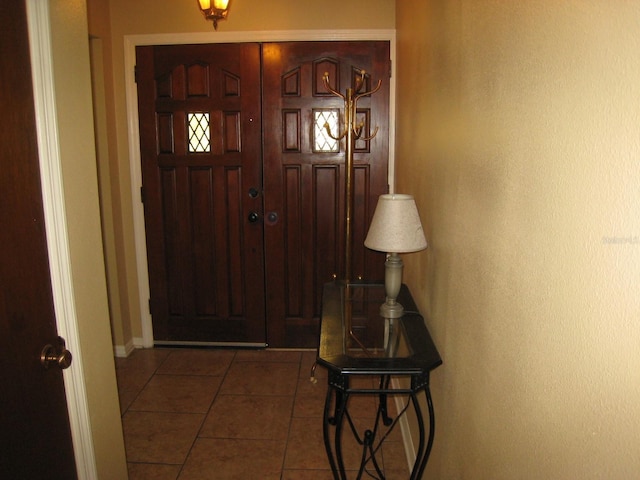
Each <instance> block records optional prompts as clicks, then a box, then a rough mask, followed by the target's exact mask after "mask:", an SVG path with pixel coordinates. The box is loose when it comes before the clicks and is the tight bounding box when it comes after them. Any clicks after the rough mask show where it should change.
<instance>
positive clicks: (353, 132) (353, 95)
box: [322, 70, 382, 352]
mask: <svg viewBox="0 0 640 480" xmlns="http://www.w3.org/2000/svg"><path fill="white" fill-rule="evenodd" d="M365 78H366V72H365V71H364V70H360V72H359V75H357V76H356V78H355V82H354V83H355V85H354V86H353V88H351V87H349V88H347V90H346V93H345V95H343V94H341V93H340V92H338V91H337V90H336V89H335V88H333V87H332V86H331V85H330V84H329V73H328V72H325V73H324V75H323V76H322V83H323V84H324V86H325V88H326V89H327V90H328V91H329V92H330V93H332V94H333V95H335V96H337V97H340V98H342V100H343V101H344V130H343V131H342V132H341V133H340V134H339V135H337V136H336V135H333V133H332V132H331V128H330V127H329V124H328V123H325V124H324V128H325V130H326V131H327V135H329V137H331V138H332V139H334V140H336V141H339V140H342V139H343V138H344V139H345V144H346V148H345V226H344V232H345V248H344V259H345V265H344V283H345V297H346V298H345V302H344V305H345V311H344V319H345V329H346V330H347V331H348V332H349V335H348V337H347V338H348V340H352V339H353V340H355V341H356V342H357V343H358V344H359V346H360V347H361V348H362V349H363V350H364V351H365V352H366V351H367V349H366V348H365V347H364V346H363V345H362V343H360V341H359V340H358V338H357V337H356V336H355V335H354V333H353V328H352V323H351V282H352V280H353V279H352V278H351V277H352V275H353V274H352V260H351V255H352V252H353V237H352V232H353V223H352V221H353V218H352V217H353V197H354V184H353V152H354V149H355V143H356V141H357V140H364V141H366V140H371V139H372V138H374V137H375V136H376V135H377V133H378V127H377V126H376V127H375V129H374V131H373V133H372V134H371V135H369V136H366V137H362V133H363V130H364V127H365V123H364V122H361V123H357V119H356V113H357V108H358V100H359V99H361V98H362V97H366V96H369V95H373V94H374V93H376V92H377V91H378V90H379V89H380V86H381V85H382V81H381V80H378V83H377V85H376V86H375V87H374V88H373V89H372V90H370V91H365V92H362V91H361V90H362V87H364V84H365ZM347 347H349V345H347Z"/></svg>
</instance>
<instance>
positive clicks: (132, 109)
mask: <svg viewBox="0 0 640 480" xmlns="http://www.w3.org/2000/svg"><path fill="white" fill-rule="evenodd" d="M361 40H383V41H389V43H390V55H391V68H392V71H391V78H390V83H389V179H388V183H389V185H390V188H391V189H392V191H393V185H394V175H395V173H394V166H395V162H394V153H395V94H396V83H395V82H396V74H395V65H396V62H395V56H396V32H395V30H284V31H262V32H228V33H227V32H197V33H174V34H150V35H125V37H124V73H125V93H126V103H127V130H128V136H129V174H130V177H131V198H132V199H134V200H133V206H132V209H133V223H134V225H133V228H134V237H135V249H136V269H137V273H138V296H139V300H140V306H141V317H142V318H141V326H142V329H141V330H142V338H140V339H135V338H134V339H133V343H134V346H137V347H144V348H150V347H152V346H153V329H152V324H151V314H150V313H149V311H148V309H147V308H146V305H147V304H148V301H149V274H148V270H147V246H146V241H145V227H144V209H143V206H142V202H140V201H137V200H136V199H139V198H140V187H141V186H142V171H141V160H140V130H139V128H138V93H137V89H136V83H135V65H136V47H137V46H141V45H180V44H194V43H245V42H296V41H304V42H309V41H361ZM114 347H115V351H116V352H119V351H123V350H126V348H125V346H119V345H116V346H114Z"/></svg>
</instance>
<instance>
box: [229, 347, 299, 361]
mask: <svg viewBox="0 0 640 480" xmlns="http://www.w3.org/2000/svg"><path fill="white" fill-rule="evenodd" d="M301 357H302V352H300V351H296V350H238V352H237V353H236V358H235V360H234V361H236V362H282V363H297V364H299V363H300V358H301Z"/></svg>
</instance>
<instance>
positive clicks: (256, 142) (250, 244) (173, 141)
mask: <svg viewBox="0 0 640 480" xmlns="http://www.w3.org/2000/svg"><path fill="white" fill-rule="evenodd" d="M136 56H137V67H136V78H137V82H138V99H139V100H138V101H139V105H138V108H139V118H140V143H141V155H142V177H143V197H144V209H145V226H146V234H147V254H148V265H149V279H150V291H151V300H150V308H151V314H152V318H153V335H154V341H155V342H156V343H172V342H176V343H189V342H197V343H205V344H215V343H218V342H221V343H243V344H244V343H246V344H255V345H264V344H265V343H266V327H265V316H264V311H265V303H264V264H263V227H262V177H261V169H262V165H261V130H262V127H261V125H262V123H261V115H260V45H259V44H249V43H247V44H210V45H173V46H148V47H147V46H145V47H138V48H137V49H136Z"/></svg>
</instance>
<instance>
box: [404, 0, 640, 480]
mask: <svg viewBox="0 0 640 480" xmlns="http://www.w3.org/2000/svg"><path fill="white" fill-rule="evenodd" d="M396 15H397V29H398V31H397V33H398V92H399V93H398V105H397V116H398V119H397V130H398V137H397V145H398V148H397V154H396V162H397V165H396V172H397V191H399V192H407V193H413V194H415V195H416V197H417V200H418V207H419V209H420V211H421V215H422V219H423V222H424V224H425V230H426V232H427V235H428V239H429V241H430V247H429V249H428V250H427V251H425V252H422V253H418V254H413V256H412V257H411V262H406V264H407V263H408V265H407V267H406V270H405V272H406V275H405V280H406V281H407V282H408V283H409V284H410V286H411V287H412V289H413V291H414V296H415V297H417V301H418V303H419V306H420V307H422V309H423V311H424V312H425V313H427V314H428V316H429V318H428V320H427V322H428V324H429V327H430V329H431V331H432V333H433V335H434V337H435V340H436V343H437V345H438V346H439V348H440V351H441V353H442V356H443V358H444V365H443V366H442V367H441V368H440V369H439V370H437V371H436V372H435V373H434V375H433V382H432V385H433V387H432V388H433V390H434V393H435V403H436V410H437V422H438V423H437V436H436V444H435V447H434V452H433V456H432V460H431V462H430V465H429V467H428V470H427V472H428V475H425V477H428V478H438V479H469V480H482V479H487V480H499V479H505V480H506V479H509V480H511V479H514V478H526V479H567V480H573V479H578V478H579V479H590V478H591V479H596V478H597V479H604V478H606V479H628V478H635V477H637V475H638V471H640V455H638V445H639V444H640V402H638V398H640V348H639V346H640V323H639V322H638V320H639V319H640V296H639V295H638V293H639V288H638V287H639V285H640V188H639V185H640V165H639V162H640V135H639V134H638V128H639V125H640V56H639V55H638V52H639V51H640V36H639V35H638V32H640V2H634V1H619V2H610V1H606V0H582V1H579V2H578V1H567V2H557V1H555V0H541V1H538V2H503V1H498V0H483V1H477V0H455V1H454V0H451V1H446V0H442V1H435V0H434V1H429V2H424V1H421V0H402V1H398V2H397V11H396Z"/></svg>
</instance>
